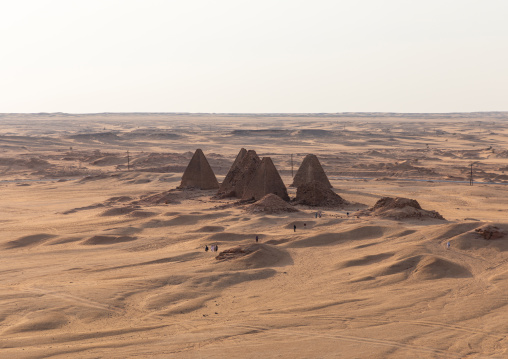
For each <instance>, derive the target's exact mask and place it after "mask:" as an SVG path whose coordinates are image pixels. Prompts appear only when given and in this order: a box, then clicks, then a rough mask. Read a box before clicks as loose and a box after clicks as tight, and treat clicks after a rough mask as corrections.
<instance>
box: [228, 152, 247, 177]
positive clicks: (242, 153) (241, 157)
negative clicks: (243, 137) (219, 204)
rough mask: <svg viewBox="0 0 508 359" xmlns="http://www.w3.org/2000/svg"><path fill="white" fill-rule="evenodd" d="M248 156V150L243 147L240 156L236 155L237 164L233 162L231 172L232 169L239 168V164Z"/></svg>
mask: <svg viewBox="0 0 508 359" xmlns="http://www.w3.org/2000/svg"><path fill="white" fill-rule="evenodd" d="M246 154H247V150H246V149H245V148H243V147H242V149H241V150H240V152H238V155H236V158H235V162H233V165H231V168H230V169H229V170H230V171H231V169H232V168H235V167H236V166H238V164H239V163H240V162H241V161H242V159H243V158H244V157H245V155H246Z"/></svg>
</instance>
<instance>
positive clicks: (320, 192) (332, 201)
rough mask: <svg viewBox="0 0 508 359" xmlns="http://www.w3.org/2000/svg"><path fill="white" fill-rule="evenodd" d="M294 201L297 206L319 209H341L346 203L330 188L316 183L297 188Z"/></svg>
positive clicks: (312, 182)
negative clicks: (316, 207) (302, 205)
mask: <svg viewBox="0 0 508 359" xmlns="http://www.w3.org/2000/svg"><path fill="white" fill-rule="evenodd" d="M295 201H296V203H298V204H304V205H307V206H320V207H341V206H343V205H345V204H347V203H348V202H347V201H346V200H344V199H343V198H342V197H341V196H339V195H338V194H336V193H335V192H334V191H333V190H332V189H331V188H330V187H328V186H325V185H324V184H323V183H321V182H318V181H311V182H308V183H305V184H303V185H301V186H298V188H297V189H296V198H295Z"/></svg>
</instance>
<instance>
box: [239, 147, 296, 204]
mask: <svg viewBox="0 0 508 359" xmlns="http://www.w3.org/2000/svg"><path fill="white" fill-rule="evenodd" d="M269 193H273V194H276V195H277V196H279V197H280V198H282V199H283V200H284V201H289V196H288V191H287V189H286V185H285V184H284V182H282V178H281V177H280V174H279V171H277V168H275V165H274V164H273V162H272V159H271V158H270V157H264V158H263V160H262V161H261V163H260V164H259V167H258V168H257V169H256V172H255V173H254V176H253V177H252V180H251V181H250V182H249V184H248V185H247V187H246V188H245V192H244V193H243V196H242V199H243V200H247V201H248V200H252V199H254V200H256V201H258V200H260V199H261V198H263V197H264V196H266V195H267V194H269Z"/></svg>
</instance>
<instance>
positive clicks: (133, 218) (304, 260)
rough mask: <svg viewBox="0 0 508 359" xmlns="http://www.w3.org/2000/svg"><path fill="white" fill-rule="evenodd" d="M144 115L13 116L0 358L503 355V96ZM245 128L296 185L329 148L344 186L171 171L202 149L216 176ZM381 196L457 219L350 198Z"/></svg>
mask: <svg viewBox="0 0 508 359" xmlns="http://www.w3.org/2000/svg"><path fill="white" fill-rule="evenodd" d="M23 116H24V117H23ZM144 116H145V115H143V116H141V115H134V114H97V115H65V114H53V115H49V114H46V115H44V114H39V115H33V116H32V117H30V115H0V118H1V119H2V121H4V122H3V124H4V126H3V127H2V129H0V132H1V133H0V150H1V151H3V152H2V153H1V154H0V157H2V158H1V159H0V175H1V176H2V178H1V180H2V181H1V182H0V189H1V191H2V196H1V198H0V209H1V213H2V216H1V217H0V225H1V226H2V233H1V235H0V248H1V254H0V273H1V274H2V275H1V277H0V278H1V280H0V334H1V339H0V357H1V358H4V357H5V358H69V357H72V358H99V357H104V358H130V357H133V358H136V357H154V358H167V357H171V358H173V357H175V358H200V357H202V358H224V357H231V358H264V357H267V358H271V357H281V358H299V357H304V358H315V357H319V358H321V357H323V358H327V357H329V358H504V357H506V356H507V355H508V301H507V296H506V293H508V236H506V235H504V233H508V222H507V221H506V218H505V213H506V211H507V210H508V201H507V193H508V192H507V191H506V186H505V185H502V184H494V185H491V184H484V183H483V184H482V183H478V182H483V181H485V180H486V179H489V178H490V179H493V178H497V179H496V181H497V180H499V181H504V177H502V176H503V175H504V174H503V171H505V170H506V169H507V168H508V164H507V163H506V162H505V161H506V157H507V156H506V153H508V143H507V140H506V139H507V138H508V137H507V136H506V135H507V134H508V126H506V123H507V122H506V120H507V119H508V117H507V116H506V114H499V113H492V114H440V115H438V114H435V115H425V114H407V115H404V116H402V115H399V114H336V115H308V114H301V115H291V116H290V115H282V114H278V115H267V114H265V115H256V116H254V115H205V114H202V115H191V114H173V115H171V114H152V115H146V118H145V117H144ZM41 119H44V124H45V126H46V127H45V128H44V135H43V134H37V133H35V132H34V131H35V130H34V129H37V128H39V126H40V123H41V122H40V120H41ZM70 119H72V121H70ZM23 121H25V122H26V126H21V125H20V123H21V122H23ZM471 121H474V122H471ZM477 121H482V122H481V126H479V123H478V122H477ZM138 127H139V128H138ZM104 128H105V130H104ZM63 130H65V131H63ZM6 133H10V135H8V136H5V134H6ZM49 133H51V135H48V134H49ZM246 146H248V147H247V148H249V149H251V148H252V149H255V150H256V151H257V153H258V154H259V156H260V157H270V158H271V159H272V160H273V163H274V165H275V167H276V168H277V170H278V171H279V173H280V175H281V178H282V180H283V182H284V184H285V185H286V186H288V185H289V184H291V183H292V181H293V178H292V175H291V171H292V165H293V172H294V170H296V169H298V167H299V165H300V164H301V162H302V161H303V159H304V158H305V156H306V155H307V154H309V153H314V154H316V155H317V156H318V157H319V161H320V162H321V164H322V166H323V169H324V171H325V172H326V174H327V175H328V178H329V180H330V182H331V185H332V186H333V188H334V191H335V192H336V193H337V194H339V195H340V196H341V197H342V198H344V200H346V201H348V202H349V204H348V205H347V206H345V207H344V208H337V207H327V208H321V207H310V206H307V205H299V204H295V203H294V202H290V204H287V203H286V202H284V203H285V205H288V206H291V208H296V209H298V212H286V211H283V212H279V213H272V212H265V211H263V212H256V211H254V212H253V213H251V212H249V211H248V210H246V209H248V206H249V204H244V203H239V202H238V199H232V198H219V197H218V196H216V194H217V190H206V191H200V190H195V189H185V190H177V189H176V187H177V186H178V185H179V184H180V180H181V176H182V173H183V170H184V169H185V167H186V165H187V163H188V162H189V160H190V159H191V156H192V153H193V152H194V151H195V150H196V148H202V149H203V151H204V152H205V153H206V156H207V159H208V161H209V163H210V166H211V168H212V170H213V171H214V173H215V175H216V176H217V179H218V181H219V182H221V181H223V180H224V177H225V175H226V174H227V172H228V170H229V168H230V167H231V164H232V163H233V161H234V159H235V158H236V156H237V154H238V151H239V150H240V148H241V147H246ZM473 146H475V147H473ZM70 147H72V149H71V148H70ZM127 150H129V156H132V157H131V158H130V160H131V164H133V165H134V167H132V168H130V171H128V170H127V168H126V166H125V165H126V162H125V161H126V153H127ZM291 154H293V156H292V158H291ZM472 161H474V167H473V168H474V171H475V176H476V177H475V180H476V181H477V183H475V184H474V186H469V183H460V182H446V181H449V180H452V181H457V180H459V179H461V178H462V179H466V181H467V179H468V175H469V172H468V171H470V164H471V162H472ZM71 173H74V175H68V176H67V175H65V176H64V175H62V176H61V177H54V176H53V175H54V174H71ZM76 174H78V175H76ZM405 179H408V180H405ZM61 180H65V181H61ZM409 180H418V181H409ZM439 181H444V182H439ZM288 195H289V196H290V198H291V199H294V198H295V197H296V188H289V190H288ZM384 197H391V198H395V197H402V198H408V199H415V200H417V201H418V203H419V205H421V208H423V209H424V210H429V211H437V212H439V213H440V214H441V215H442V216H443V217H444V218H446V221H444V220H438V219H430V220H427V219H426V220H422V219H421V218H414V217H411V216H409V217H400V216H399V217H397V216H395V217H394V216H384V215H368V216H359V217H358V216H357V215H355V214H354V212H356V211H357V210H362V211H365V210H367V208H369V207H373V206H375V204H376V203H377V202H378V200H380V199H381V198H384ZM412 208H414V207H412ZM418 211H419V210H418ZM317 212H321V217H319V216H317V217H316V213H317ZM348 213H349V215H348ZM304 223H305V226H304ZM294 226H296V231H295V230H294ZM495 227H497V229H498V230H499V233H497V234H496V235H495V236H491V235H490V234H489V233H487V234H485V233H484V232H482V231H484V230H491V229H492V228H495ZM478 229H481V230H482V231H477V230H478ZM256 237H258V240H259V241H258V242H256ZM448 243H449V247H448ZM205 245H208V247H209V248H210V246H211V245H218V246H219V251H218V252H211V251H208V252H205Z"/></svg>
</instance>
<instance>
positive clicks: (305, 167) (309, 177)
mask: <svg viewBox="0 0 508 359" xmlns="http://www.w3.org/2000/svg"><path fill="white" fill-rule="evenodd" d="M312 181H318V182H321V183H322V184H323V185H325V186H327V187H328V188H332V185H331V184H330V181H329V180H328V177H327V176H326V173H325V171H324V170H323V167H322V166H321V163H320V162H319V160H318V158H317V157H316V155H313V154H309V155H307V156H305V158H304V159H303V162H302V164H301V165H300V168H299V169H298V172H296V175H295V178H294V179H293V184H292V185H291V186H292V187H299V186H301V185H303V184H305V183H309V182H312Z"/></svg>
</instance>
